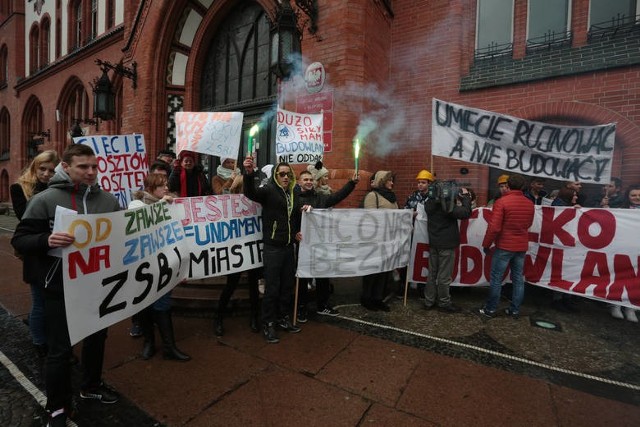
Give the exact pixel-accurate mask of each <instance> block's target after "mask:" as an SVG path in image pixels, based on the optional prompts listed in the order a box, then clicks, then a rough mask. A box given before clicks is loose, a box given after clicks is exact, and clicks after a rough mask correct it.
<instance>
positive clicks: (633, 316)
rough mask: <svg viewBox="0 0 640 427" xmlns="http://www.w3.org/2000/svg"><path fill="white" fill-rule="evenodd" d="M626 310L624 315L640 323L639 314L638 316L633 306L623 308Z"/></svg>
mask: <svg viewBox="0 0 640 427" xmlns="http://www.w3.org/2000/svg"><path fill="white" fill-rule="evenodd" d="M622 311H623V312H624V317H625V319H627V320H628V321H629V322H633V323H638V316H636V311H635V310H634V309H633V308H629V307H625V308H623V309H622Z"/></svg>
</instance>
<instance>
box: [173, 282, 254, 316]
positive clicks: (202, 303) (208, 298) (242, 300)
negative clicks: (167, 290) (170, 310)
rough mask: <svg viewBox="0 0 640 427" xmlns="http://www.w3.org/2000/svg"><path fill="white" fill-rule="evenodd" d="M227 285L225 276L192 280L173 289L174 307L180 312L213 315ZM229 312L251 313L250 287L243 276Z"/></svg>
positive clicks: (231, 301) (232, 298) (230, 302)
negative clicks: (200, 312)
mask: <svg viewBox="0 0 640 427" xmlns="http://www.w3.org/2000/svg"><path fill="white" fill-rule="evenodd" d="M226 283H227V279H226V277H225V276H222V277H212V278H207V279H200V280H190V281H188V282H185V283H181V284H179V285H177V286H176V287H175V288H173V291H172V292H171V299H172V301H173V303H172V305H173V307H174V309H176V310H178V311H189V310H194V311H203V312H206V311H211V313H212V314H213V313H214V312H215V311H216V310H217V307H218V300H219V299H220V295H221V294H222V291H223V289H224V287H225V285H226ZM228 309H229V312H230V313H231V312H234V311H245V310H246V311H249V309H250V301H249V285H248V283H247V279H246V276H245V275H243V276H242V278H241V279H240V283H239V284H238V287H237V288H236V290H235V292H234V293H233V295H232V296H231V300H230V301H229V307H228Z"/></svg>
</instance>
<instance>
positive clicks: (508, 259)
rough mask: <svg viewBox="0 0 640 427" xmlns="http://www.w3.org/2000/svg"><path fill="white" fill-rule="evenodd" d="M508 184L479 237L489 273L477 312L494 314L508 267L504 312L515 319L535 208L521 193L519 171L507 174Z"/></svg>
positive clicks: (522, 183)
mask: <svg viewBox="0 0 640 427" xmlns="http://www.w3.org/2000/svg"><path fill="white" fill-rule="evenodd" d="M507 185H508V187H509V191H507V192H506V193H505V194H504V195H503V196H502V197H500V198H499V199H498V200H496V202H495V204H494V205H493V209H492V215H491V220H490V222H489V227H488V228H487V232H486V234H485V236H484V239H483V241H482V247H483V248H484V252H485V253H491V275H490V279H489V280H490V283H489V297H488V298H487V301H486V302H485V304H484V306H483V307H482V308H480V309H479V310H478V313H479V314H480V315H482V316H484V317H488V318H492V317H495V316H496V311H497V309H498V302H499V300H500V294H501V291H502V279H503V278H504V273H505V271H506V270H507V267H510V268H511V282H512V283H513V291H512V297H511V305H510V307H509V308H507V309H506V310H505V313H506V314H507V315H508V316H511V317H513V318H514V319H517V318H519V317H520V304H522V300H523V299H524V274H523V272H524V256H525V254H526V252H527V250H528V249H529V228H530V227H531V225H532V224H533V216H534V213H535V208H534V206H533V202H531V200H529V199H527V198H526V197H525V196H524V194H523V193H522V190H523V189H524V186H525V180H524V177H523V176H522V175H518V174H515V175H511V176H509V179H508V180H507ZM494 245H495V246H494Z"/></svg>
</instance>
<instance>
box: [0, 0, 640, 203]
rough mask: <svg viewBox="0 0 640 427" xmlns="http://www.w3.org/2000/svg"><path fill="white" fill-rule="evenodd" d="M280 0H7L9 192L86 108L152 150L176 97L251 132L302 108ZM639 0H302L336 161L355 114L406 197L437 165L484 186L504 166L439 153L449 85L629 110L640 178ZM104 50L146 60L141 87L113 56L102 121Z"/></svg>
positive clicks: (558, 118)
mask: <svg viewBox="0 0 640 427" xmlns="http://www.w3.org/2000/svg"><path fill="white" fill-rule="evenodd" d="M284 3H286V0H285V1H282V2H280V1H277V0H260V1H250V0H246V1H239V0H217V1H213V0H172V1H169V0H146V1H145V0H127V1H125V0H23V1H17V0H15V1H11V0H0V200H1V201H7V200H8V187H9V185H10V183H12V182H13V181H15V179H16V178H17V177H18V175H19V173H20V171H21V169H22V168H23V167H24V166H25V165H27V164H28V162H29V159H30V155H32V154H33V150H43V149H49V148H54V149H56V150H59V151H62V150H63V148H64V147H65V146H66V145H67V144H69V143H70V141H71V139H70V135H69V130H70V129H71V128H72V127H73V125H74V124H75V123H76V122H77V123H79V124H80V125H81V127H83V130H84V132H85V134H124V133H142V134H144V136H145V139H146V143H147V151H148V152H149V154H150V155H151V156H152V157H153V156H155V154H156V153H157V152H158V150H160V149H162V148H165V147H166V146H169V147H173V144H175V140H174V130H173V129H174V126H173V113H175V112H176V111H243V112H244V113H245V122H246V123H245V129H246V132H248V129H249V128H250V127H251V126H252V125H253V124H254V123H256V122H258V121H260V120H261V119H263V117H264V116H265V114H268V112H269V111H273V108H274V105H275V104H276V103H277V102H278V99H279V100H280V104H281V105H282V106H283V107H284V108H286V109H289V110H296V108H298V109H300V108H301V106H304V105H306V106H308V96H309V94H308V93H307V91H306V89H305V88H304V87H303V85H302V84H301V81H302V80H301V78H300V77H293V78H292V79H290V80H289V81H288V82H286V83H284V84H282V85H279V83H278V80H277V78H276V76H275V74H274V73H272V72H271V67H270V65H271V64H270V56H271V55H270V54H271V52H272V37H271V34H270V26H271V23H272V22H275V21H276V18H277V16H278V14H279V11H280V9H281V8H282V6H281V4H284ZM638 3H639V2H638V1H637V0H615V1H614V0H557V1H552V2H548V1H543V0H500V1H499V0H477V1H476V0H451V1H448V0H447V1H444V0H430V1H427V0H424V1H402V0H394V1H392V0H350V1H349V2H343V1H334V0H317V1H314V0H298V1H292V5H293V8H294V9H295V10H296V11H297V23H298V27H299V28H300V29H301V31H302V34H303V39H302V44H301V51H302V56H303V61H302V62H303V69H302V71H304V66H306V65H307V64H308V63H310V62H320V63H321V64H322V65H323V67H324V70H325V72H326V83H325V84H324V86H323V88H322V90H321V92H320V94H321V95H320V96H323V97H324V98H323V99H324V104H323V105H324V108H325V112H326V113H328V115H329V116H330V121H329V122H328V124H329V128H328V129H325V130H328V131H329V132H330V137H331V151H330V152H328V153H327V154H326V156H325V159H326V162H325V163H326V164H327V166H328V167H329V168H330V169H332V168H333V169H338V168H352V167H353V158H352V157H353V156H352V139H353V138H354V137H355V135H356V134H357V132H358V126H359V125H360V130H361V131H362V130H363V129H364V128H366V127H368V129H369V130H371V129H373V133H372V134H371V136H370V138H369V139H368V140H367V142H366V144H365V146H364V148H363V157H362V160H361V163H360V167H361V168H362V169H365V170H369V171H374V170H378V169H391V170H393V171H395V172H396V173H397V179H396V187H395V190H396V192H397V193H398V196H399V199H400V201H403V200H404V198H405V197H406V196H407V195H408V194H409V192H410V191H412V190H413V188H414V186H415V180H414V178H415V175H416V173H417V172H418V171H419V170H420V169H424V168H427V169H430V170H431V171H432V172H435V173H436V174H437V176H438V178H443V179H458V180H460V181H464V182H468V183H470V185H471V186H472V187H473V188H474V189H476V191H477V193H478V195H479V197H480V202H483V201H485V200H486V199H487V198H488V196H489V191H490V190H492V189H493V188H494V183H495V177H497V175H499V174H500V173H501V171H499V170H491V169H489V168H488V167H486V166H478V165H470V164H466V163H464V164H463V163H461V162H456V161H452V160H448V159H444V158H440V157H433V158H432V156H431V154H430V153H431V113H432V112H431V100H432V98H433V97H436V98H439V99H442V100H446V101H450V102H454V103H458V104H463V105H467V106H470V107H475V108H481V109H485V110H491V111H494V112H499V113H505V114H509V115H512V116H517V117H521V118H524V119H529V120H536V121H541V122H549V123H556V124H571V125H596V124H604V123H611V122H616V123H617V131H616V140H615V156H614V164H613V175H614V176H620V177H621V178H622V180H623V182H625V183H627V184H630V183H632V182H640V168H638V166H637V165H636V164H635V162H636V161H637V159H638V158H640V25H639V24H638V18H637V15H638V14H639V13H640V12H639V8H640V6H639V4H638ZM312 30H313V31H312ZM96 60H101V61H108V62H109V63H111V64H114V66H120V65H121V67H126V69H127V70H129V71H131V70H133V66H134V63H135V66H136V67H135V70H136V75H137V79H136V82H135V87H134V82H133V80H132V79H130V78H128V76H126V75H121V74H118V73H116V72H114V71H113V70H112V69H111V70H109V71H108V75H109V78H110V79H111V82H112V85H113V87H114V90H115V92H116V115H115V119H114V120H108V121H102V120H100V121H99V123H98V125H97V126H96V125H95V124H91V121H90V119H93V107H94V105H93V103H94V101H93V96H92V84H93V82H94V81H95V79H96V78H98V77H100V75H101V71H100V68H99V67H98V66H97V65H96V63H95V61H96ZM120 69H121V70H122V69H124V68H120ZM129 77H130V76H129ZM273 134H274V131H273V123H272V122H269V132H261V134H260V138H261V141H260V145H261V149H260V151H259V161H260V163H262V164H265V163H267V162H273V160H274V159H275V155H274V154H273V149H272V147H273V139H274V135H273ZM245 140H246V138H245ZM34 142H38V143H39V142H42V144H41V145H36V144H35V143H34ZM245 143H246V142H245ZM463 167H464V168H467V169H468V171H469V173H468V174H464V175H463V174H462V173H461V168H463ZM589 189H590V190H591V191H592V192H593V193H596V192H597V191H598V188H597V187H596V186H591V188H589ZM356 202H357V201H354V203H356Z"/></svg>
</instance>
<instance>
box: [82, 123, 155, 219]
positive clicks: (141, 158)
mask: <svg viewBox="0 0 640 427" xmlns="http://www.w3.org/2000/svg"><path fill="white" fill-rule="evenodd" d="M73 142H74V143H75V144H84V145H88V146H89V147H91V148H93V151H94V152H95V153H96V158H97V160H98V184H99V185H100V187H101V188H102V189H103V190H104V191H106V192H109V193H111V194H113V195H114V196H116V198H117V199H118V203H119V204H120V207H121V208H123V209H126V208H127V206H129V202H131V192H132V191H137V190H141V189H142V188H143V186H144V178H145V177H146V176H147V173H148V172H149V162H148V160H147V150H146V148H145V145H144V136H143V135H140V134H133V135H93V136H81V137H76V138H74V139H73Z"/></svg>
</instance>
